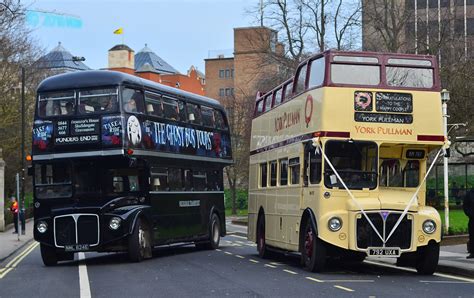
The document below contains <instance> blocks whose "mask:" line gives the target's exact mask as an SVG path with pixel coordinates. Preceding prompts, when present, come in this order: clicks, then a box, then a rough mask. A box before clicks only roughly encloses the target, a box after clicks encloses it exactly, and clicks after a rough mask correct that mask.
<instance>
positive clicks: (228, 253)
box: [224, 251, 233, 256]
mask: <svg viewBox="0 0 474 298" xmlns="http://www.w3.org/2000/svg"><path fill="white" fill-rule="evenodd" d="M224 253H225V254H226V255H230V256H231V255H233V253H231V252H228V251H224Z"/></svg>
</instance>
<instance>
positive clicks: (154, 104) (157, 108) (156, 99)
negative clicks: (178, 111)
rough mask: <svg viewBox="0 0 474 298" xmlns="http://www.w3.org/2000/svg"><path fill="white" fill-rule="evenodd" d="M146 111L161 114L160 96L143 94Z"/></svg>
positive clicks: (150, 113)
mask: <svg viewBox="0 0 474 298" xmlns="http://www.w3.org/2000/svg"><path fill="white" fill-rule="evenodd" d="M145 105H146V112H147V114H148V115H153V116H158V117H162V116H163V105H162V103H161V96H160V95H157V94H151V93H146V94H145Z"/></svg>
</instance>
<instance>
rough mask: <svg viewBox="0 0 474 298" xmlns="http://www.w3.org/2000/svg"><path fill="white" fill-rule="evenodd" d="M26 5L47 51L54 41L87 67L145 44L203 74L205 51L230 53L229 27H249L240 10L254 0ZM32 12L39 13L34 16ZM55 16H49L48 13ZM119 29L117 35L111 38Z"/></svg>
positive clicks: (68, 0) (45, 0) (87, 0)
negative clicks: (117, 48)
mask: <svg viewBox="0 0 474 298" xmlns="http://www.w3.org/2000/svg"><path fill="white" fill-rule="evenodd" d="M29 3H30V4H27V6H28V9H29V10H30V11H31V12H30V13H29V15H28V25H29V27H30V28H31V29H32V30H33V34H34V36H35V37H36V38H37V40H38V41H39V42H40V44H41V45H42V46H43V47H44V48H45V49H46V51H50V50H51V49H52V48H54V47H55V46H56V45H57V44H58V42H61V43H62V45H63V46H64V47H65V48H66V49H67V50H69V51H70V52H71V53H72V54H73V55H76V56H84V57H85V58H86V61H85V63H86V64H87V65H88V66H89V67H91V68H93V69H99V68H106V67H107V51H108V50H109V49H110V48H112V47H113V46H114V45H116V44H120V43H122V38H123V39H124V42H125V44H127V45H128V46H130V47H131V48H132V49H133V50H134V51H135V53H136V52H138V51H140V50H141V49H142V48H143V47H144V45H145V43H146V44H148V47H150V48H151V49H152V50H153V51H154V52H155V53H156V54H157V55H158V56H160V57H161V58H163V59H164V60H165V61H167V62H168V63H169V64H171V65H172V66H173V67H174V68H176V69H177V70H179V71H180V72H182V73H186V71H187V70H188V69H189V67H190V66H191V65H195V66H197V67H198V69H199V70H201V71H202V72H204V59H206V58H208V55H209V51H211V55H213V56H215V54H216V52H219V51H222V50H223V51H225V52H226V54H231V53H232V48H233V28H235V27H246V26H251V25H254V23H252V21H253V17H252V16H249V15H248V14H247V13H246V12H245V11H246V9H248V8H250V7H252V6H255V5H256V4H258V0H154V1H152V0H136V1H133V0H119V1H117V0H114V1H112V0H95V1H92V0H57V1H54V0H36V1H31V2H29ZM38 11H45V12H46V13H44V12H38ZM54 12H55V13H54ZM119 27H122V28H123V30H124V34H123V35H114V34H113V31H114V30H115V29H117V28H119Z"/></svg>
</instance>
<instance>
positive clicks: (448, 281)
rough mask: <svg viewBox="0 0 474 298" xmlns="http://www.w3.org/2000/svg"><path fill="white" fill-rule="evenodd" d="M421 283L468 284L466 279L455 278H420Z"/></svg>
mask: <svg viewBox="0 0 474 298" xmlns="http://www.w3.org/2000/svg"><path fill="white" fill-rule="evenodd" d="M419 282H422V283H440V284H470V283H471V282H468V281H456V280H420V281H419Z"/></svg>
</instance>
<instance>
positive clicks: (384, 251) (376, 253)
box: [367, 247, 400, 257]
mask: <svg viewBox="0 0 474 298" xmlns="http://www.w3.org/2000/svg"><path fill="white" fill-rule="evenodd" d="M367 255H369V256H371V257H399V256H400V248H398V247H369V248H367Z"/></svg>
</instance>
